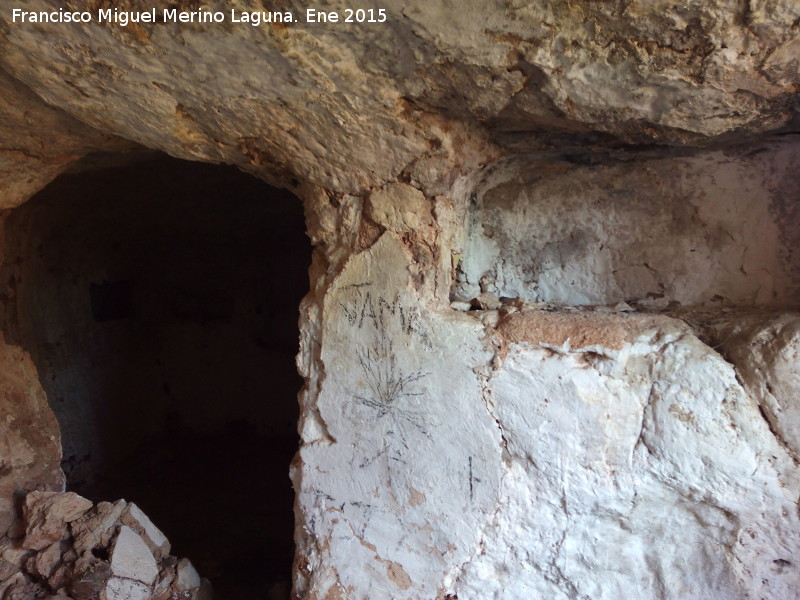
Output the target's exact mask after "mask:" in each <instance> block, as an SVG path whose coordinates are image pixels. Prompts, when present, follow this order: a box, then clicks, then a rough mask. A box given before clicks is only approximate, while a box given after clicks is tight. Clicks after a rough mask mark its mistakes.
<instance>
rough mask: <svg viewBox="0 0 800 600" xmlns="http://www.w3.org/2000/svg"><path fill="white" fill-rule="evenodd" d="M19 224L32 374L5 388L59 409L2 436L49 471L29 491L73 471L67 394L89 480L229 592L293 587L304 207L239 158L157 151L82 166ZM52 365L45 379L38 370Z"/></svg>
mask: <svg viewBox="0 0 800 600" xmlns="http://www.w3.org/2000/svg"><path fill="white" fill-rule="evenodd" d="M3 228H4V245H3V249H2V254H3V256H4V258H5V260H4V264H3V266H2V267H0V273H2V275H1V277H2V280H3V281H4V282H7V283H8V284H9V288H8V289H9V290H10V292H11V293H10V294H9V295H8V296H6V297H5V298H4V302H3V317H4V318H3V330H4V335H5V340H6V343H7V344H13V346H4V347H3V348H4V352H5V354H4V355H3V361H4V362H3V364H4V365H9V367H10V368H12V369H15V370H16V372H18V374H15V375H14V377H16V379H15V380H13V381H7V380H6V379H7V376H10V375H11V374H12V373H11V372H6V373H4V380H3V381H4V386H6V387H9V388H11V387H12V383H15V384H16V387H18V388H19V389H22V390H28V391H26V392H25V394H26V396H25V398H22V397H21V398H19V399H18V400H14V402H18V403H19V404H21V405H24V406H26V407H27V408H26V410H28V411H30V412H34V411H39V413H41V414H42V416H41V417H39V419H38V425H37V426H36V427H31V425H36V424H37V420H36V419H34V418H33V417H34V416H35V414H34V415H33V416H31V417H28V416H27V415H26V414H25V413H23V414H21V415H18V416H16V418H17V419H19V420H26V421H27V423H28V425H27V426H24V427H19V428H15V429H12V433H13V432H19V434H16V433H14V435H12V437H11V438H10V439H6V438H3V441H2V446H0V447H2V448H3V457H4V459H5V457H6V456H10V457H12V460H13V461H14V462H11V464H10V466H11V467H12V468H14V469H15V471H16V472H17V473H18V477H17V479H16V483H17V484H19V483H21V482H23V481H25V479H26V478H27V479H28V480H29V481H34V482H35V484H34V485H31V484H30V483H29V484H28V485H19V486H18V487H19V488H22V489H25V488H27V489H32V488H35V487H42V488H43V489H56V490H57V489H59V488H60V486H61V485H63V483H62V482H61V481H59V480H60V478H61V473H60V472H59V471H58V470H57V462H58V455H59V454H60V453H61V449H59V450H58V452H56V451H55V450H53V449H48V448H47V447H46V446H45V444H46V443H50V444H56V445H57V444H58V437H57V435H54V434H57V432H58V427H57V426H56V425H55V424H54V423H52V422H51V421H48V419H51V420H52V416H48V415H47V412H49V411H47V409H46V402H47V401H48V400H49V404H50V406H51V407H52V410H53V413H55V416H56V417H57V419H58V424H59V425H60V432H61V438H60V439H61V446H62V448H63V461H62V463H61V465H62V467H63V471H64V474H65V475H66V485H67V488H68V489H69V490H71V491H75V492H78V493H79V494H81V495H83V496H85V497H87V498H89V499H91V500H93V501H95V502H97V501H101V500H105V499H108V500H116V499H118V498H126V499H129V500H135V501H136V503H138V505H139V506H141V507H142V508H143V509H144V510H145V511H146V513H147V514H148V515H149V517H151V518H152V519H153V520H154V521H156V522H157V523H158V524H159V525H160V526H161V527H162V528H163V530H164V532H165V534H166V535H167V536H168V537H169V538H170V540H171V542H172V544H173V547H174V548H175V550H176V552H178V553H180V555H181V556H186V555H188V556H189V557H190V558H191V559H192V560H193V561H194V564H195V565H196V566H197V568H198V569H199V570H200V571H201V572H202V573H203V575H205V576H209V577H211V578H212V579H213V580H214V584H216V587H217V588H218V595H219V597H223V598H224V597H230V598H234V597H241V598H246V597H253V598H256V597H264V595H265V594H266V593H267V592H268V590H269V589H270V587H276V589H287V590H288V587H289V573H290V568H291V561H292V548H293V543H292V525H291V523H292V519H293V496H292V493H291V482H290V480H289V477H288V469H289V462H290V461H291V458H292V456H293V454H294V452H295V451H296V449H297V434H296V427H297V425H296V423H297V419H298V412H297V404H296V399H295V398H296V395H297V392H298V390H299V389H300V387H301V385H302V380H301V379H300V377H299V376H298V375H297V372H296V367H295V365H294V355H295V353H296V347H297V336H298V329H297V306H298V305H299V302H300V299H301V298H302V296H303V295H304V294H305V292H306V291H307V288H308V283H307V282H308V279H307V278H308V276H307V269H308V264H309V262H310V246H309V244H308V240H307V237H306V236H305V226H304V223H303V214H302V206H301V204H300V202H299V201H298V200H297V199H296V198H295V197H293V196H292V195H291V194H289V193H287V192H284V191H280V190H277V189H275V188H272V187H270V186H268V185H266V184H264V183H262V182H260V181H258V180H256V179H255V178H253V177H251V176H249V175H245V174H242V173H240V172H238V171H237V170H236V169H234V168H230V167H214V166H208V165H199V164H196V163H187V162H182V161H178V160H175V159H169V158H167V157H162V158H158V157H156V158H153V157H152V155H145V157H144V158H140V159H136V158H134V160H133V161H132V164H130V165H126V166H121V167H116V168H105V169H99V168H96V166H93V167H92V168H91V169H89V170H79V171H78V172H75V173H74V174H66V175H62V176H61V177H59V178H58V179H56V180H55V181H54V182H52V183H51V184H50V185H49V186H47V187H46V188H45V189H44V190H43V191H41V192H40V193H39V194H37V195H36V196H34V197H33V198H32V199H31V200H29V201H28V202H27V203H25V204H23V205H22V206H20V207H18V208H16V209H14V210H11V211H7V214H6V215H5V219H4V220H3ZM19 348H22V349H24V350H25V351H27V352H28V353H29V354H30V356H31V357H32V362H33V363H34V364H35V369H34V367H33V365H32V364H30V361H27V362H26V358H25V355H24V354H23V352H22V351H21V350H19ZM37 372H38V380H39V381H40V382H41V388H43V389H41V388H39V387H38V384H37V385H36V386H35V387H33V388H30V387H29V386H30V385H33V384H27V385H26V384H25V382H24V378H25V377H27V379H28V380H30V381H31V382H32V381H35V380H36V374H37ZM20 379H22V380H23V381H19V380H20ZM13 393H20V394H21V393H22V392H13ZM44 393H46V396H47V399H46V400H45V396H44ZM45 411H46V412H45ZM19 436H21V437H19ZM26 436H27V437H26ZM32 436H39V437H38V438H36V439H33V440H30V439H28V438H30V437H32ZM39 438H44V440H41V439H39ZM47 440H51V441H50V442H47ZM26 448H28V450H26ZM36 453H41V454H42V455H44V456H47V455H50V456H53V457H54V458H55V462H56V464H55V465H53V464H51V463H43V464H36V462H35V461H34V460H33V457H34V455H35V454H36ZM26 460H27V462H23V461H26ZM29 463H31V464H29ZM4 464H5V460H4ZM30 471H33V473H31V472H30ZM12 483H13V482H12ZM3 489H4V490H5V488H3ZM199 524H202V525H199ZM7 525H8V524H6V526H7ZM5 529H6V527H4V528H3V530H4V531H5ZM252 564H258V565H260V566H259V578H258V579H254V578H253V577H252V573H251V571H250V569H251V565H252ZM181 597H183V596H181ZM187 597H188V596H187Z"/></svg>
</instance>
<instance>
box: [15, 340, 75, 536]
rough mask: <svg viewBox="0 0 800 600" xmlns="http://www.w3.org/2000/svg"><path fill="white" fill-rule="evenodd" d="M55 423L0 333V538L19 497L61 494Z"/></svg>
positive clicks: (29, 370) (21, 359)
mask: <svg viewBox="0 0 800 600" xmlns="http://www.w3.org/2000/svg"><path fill="white" fill-rule="evenodd" d="M60 463H61V440H60V436H59V432H58V422H57V421H56V418H55V415H53V411H51V410H50V407H49V406H48V405H47V398H46V397H45V394H44V391H42V388H41V385H40V384H39V381H38V378H37V374H36V367H35V366H34V364H33V361H31V359H30V357H29V356H28V355H27V354H26V353H25V352H23V351H22V350H21V349H20V348H16V347H14V346H8V345H6V344H5V342H4V340H3V336H2V334H0V537H2V536H3V535H7V534H10V535H17V534H18V533H19V532H18V529H17V528H16V527H14V528H13V530H10V529H9V528H11V527H12V526H13V525H14V522H15V521H16V517H17V512H18V511H17V508H18V507H17V505H18V503H19V502H20V501H21V499H22V498H21V496H23V495H24V494H25V492H27V491H30V490H37V489H38V490H45V491H63V489H64V474H63V473H62V472H61V465H60Z"/></svg>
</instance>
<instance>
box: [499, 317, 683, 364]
mask: <svg viewBox="0 0 800 600" xmlns="http://www.w3.org/2000/svg"><path fill="white" fill-rule="evenodd" d="M676 327H677V323H676V322H675V321H674V320H673V319H670V318H668V317H662V316H659V315H623V314H608V313H597V312H584V313H573V312H570V313H562V312H550V311H540V310H534V311H523V312H516V313H512V314H510V315H506V316H505V317H503V318H502V319H501V321H500V323H498V325H497V333H498V335H499V337H500V344H499V346H500V355H501V356H505V355H506V354H507V353H508V346H509V345H511V344H520V343H523V342H527V343H530V344H547V345H549V346H557V347H561V346H565V345H567V346H568V347H569V348H570V349H573V350H576V349H579V348H587V347H590V346H601V347H603V348H608V349H611V350H620V349H621V348H622V347H623V346H625V344H628V343H630V342H632V341H633V340H634V339H635V338H636V337H638V336H640V335H644V334H646V333H648V332H655V331H656V330H659V329H673V330H674V329H675V328H676Z"/></svg>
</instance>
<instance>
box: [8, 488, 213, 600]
mask: <svg viewBox="0 0 800 600" xmlns="http://www.w3.org/2000/svg"><path fill="white" fill-rule="evenodd" d="M24 516H25V524H26V529H25V532H26V536H25V537H24V538H23V539H19V540H11V539H10V538H8V537H2V538H0V600H177V599H179V598H180V599H186V600H211V597H212V595H211V585H210V583H209V582H208V581H207V580H205V579H202V578H201V577H200V575H199V574H198V573H197V570H196V569H195V568H194V566H193V565H192V563H191V562H190V561H189V560H188V559H185V558H184V559H180V560H179V559H178V558H177V557H174V556H170V555H169V548H170V544H169V541H168V540H167V538H166V536H164V534H163V533H162V532H161V531H160V530H159V529H158V528H157V527H156V526H155V525H154V524H153V522H152V521H151V520H150V519H149V518H148V517H147V515H145V514H144V512H142V510H141V509H140V508H139V507H137V506H136V505H135V504H132V503H131V504H128V503H127V502H125V501H124V500H119V501H117V502H115V503H109V502H101V503H99V504H98V505H97V506H94V505H93V504H92V503H91V502H90V501H89V500H86V499H85V498H81V497H80V496H78V495H76V494H73V493H68V494H65V493H43V492H32V493H30V494H28V496H27V497H26V499H25V503H24Z"/></svg>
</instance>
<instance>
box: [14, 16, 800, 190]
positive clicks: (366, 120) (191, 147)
mask: <svg viewBox="0 0 800 600" xmlns="http://www.w3.org/2000/svg"><path fill="white" fill-rule="evenodd" d="M107 4H108V3H104V2H99V1H98V0H70V1H69V2H67V3H66V7H67V8H70V9H74V10H89V11H95V12H96V10H97V9H98V8H102V7H106V5H107ZM168 4H169V5H170V6H172V4H174V3H166V2H164V1H163V0H162V1H158V2H155V3H151V2H147V3H145V2H140V1H139V0H126V1H125V2H121V3H114V5H115V6H117V7H118V8H120V9H121V10H126V9H127V10H139V9H141V8H150V7H152V6H153V5H155V6H156V8H157V9H158V10H160V9H162V8H164V7H166V6H167V5H168ZM200 4H201V3H198V2H190V3H186V4H185V6H184V7H183V8H185V9H186V10H196V9H197V7H198V6H199V5H200ZM265 4H268V5H269V7H268V8H269V9H280V10H281V11H286V10H288V11H292V13H293V15H294V16H295V18H296V19H298V21H299V22H296V23H292V24H288V25H286V24H283V25H281V24H262V25H260V26H258V27H255V26H251V25H247V24H232V23H230V20H229V19H228V20H226V22H225V23H220V24H214V25H210V24H203V25H197V24H194V25H193V24H172V23H169V24H168V23H155V24H137V25H129V26H128V27H121V26H119V25H113V24H112V25H108V24H99V23H96V22H94V23H88V24H37V25H31V24H26V25H24V26H23V25H20V24H19V23H12V22H11V15H10V7H5V8H4V9H3V13H2V18H0V67H2V69H4V70H5V71H6V72H8V73H9V74H11V75H12V76H13V77H14V78H15V79H17V80H18V81H20V82H22V83H24V84H25V85H26V86H28V87H30V89H32V90H33V91H34V92H35V93H36V94H38V95H39V96H40V97H41V98H43V99H44V100H45V101H46V102H47V103H48V104H50V105H52V106H56V107H59V108H61V109H63V111H65V113H68V114H69V115H71V117H73V118H74V119H77V120H78V121H80V122H82V123H84V124H86V125H88V126H90V127H91V128H94V130H97V131H101V132H104V133H106V134H114V135H116V136H120V137H122V138H125V139H127V140H133V141H135V142H138V143H139V144H142V145H144V146H147V147H151V148H156V149H161V150H164V151H166V152H168V153H170V154H172V155H174V156H178V157H182V158H189V159H197V160H205V161H215V162H228V163H233V164H236V165H238V166H240V167H242V168H245V169H247V170H249V171H251V172H253V173H255V174H257V175H259V176H262V177H264V178H267V179H272V180H273V181H275V180H279V181H283V182H286V181H290V180H291V179H292V178H296V179H298V180H305V181H308V182H310V183H314V184H317V185H320V186H322V187H324V188H326V189H329V190H334V191H339V192H347V193H360V192H363V191H364V190H365V189H367V188H371V187H377V186H380V185H382V184H384V183H386V182H390V181H394V180H397V179H405V180H407V181H411V182H412V183H417V184H419V185H420V186H421V187H423V188H427V189H428V190H430V191H432V192H438V191H443V189H445V188H446V187H447V185H448V184H449V183H450V182H452V179H453V177H454V175H455V174H457V173H458V172H459V170H468V169H470V168H471V167H474V166H476V165H480V164H484V163H486V162H488V161H490V160H492V159H494V158H497V157H498V156H501V155H503V154H508V153H510V152H512V151H514V150H516V149H526V150H530V149H536V148H543V147H552V146H554V145H555V146H565V145H571V146H580V145H586V144H587V143H589V144H593V145H597V144H608V145H615V144H631V143H633V144H650V143H658V144H668V145H674V144H684V145H698V144H707V143H713V142H715V141H723V140H728V141H729V140H732V139H738V138H740V137H745V136H747V135H752V134H757V133H761V132H768V131H775V130H781V129H784V130H785V129H792V128H795V129H796V128H797V107H798V101H797V90H798V86H799V85H800V75H799V74H798V68H799V65H800V59H799V58H798V55H800V39H799V38H798V34H797V28H798V10H797V4H796V1H795V0H745V1H740V0H711V1H709V0H689V1H685V2H680V3H673V2H664V1H661V0H612V1H587V2H579V3H570V2H564V1H562V0H549V1H536V2H529V1H524V0H491V1H486V0H465V1H459V2H452V1H437V2H430V1H428V0H411V1H399V0H383V1H380V2H376V3H375V6H376V7H381V8H385V10H386V14H387V21H386V22H385V23H381V24H362V25H348V24H341V23H340V24H336V25H334V24H310V23H306V22H305V18H304V16H305V7H306V6H305V4H306V3H303V2H299V1H298V0H284V1H282V2H279V3H263V2H256V1H255V0H246V1H243V2H237V3H236V7H237V9H239V10H265V7H264V5H265ZM145 5H146V6H145ZM202 5H203V7H204V8H206V9H209V10H223V11H230V7H231V6H232V4H231V3H228V2H208V3H202ZM62 6H64V5H63V4H62V3H60V2H56V1H55V0H20V1H19V2H17V3H16V4H15V7H17V8H20V9H24V10H52V9H58V8H59V7H62ZM325 8H326V10H336V11H339V12H340V13H343V12H344V9H345V8H346V3H344V2H341V1H339V0H333V1H331V2H329V3H327V6H326V7H325ZM7 79H8V78H7V77H5V76H3V87H2V94H0V96H2V97H3V98H2V99H0V107H3V106H6V103H8V102H9V98H11V100H10V102H11V103H12V105H14V104H16V103H18V102H22V103H24V105H25V106H26V107H28V106H30V107H31V108H30V112H28V113H27V114H23V115H20V114H15V113H14V111H13V110H12V111H9V109H8V108H7V107H6V108H5V109H3V108H0V110H2V111H3V116H4V117H5V118H6V123H7V125H6V126H5V127H2V128H0V148H3V149H4V156H3V160H4V162H3V163H2V165H0V166H1V167H2V168H4V169H5V170H13V167H14V165H15V164H23V163H24V161H25V160H27V155H26V154H24V153H25V152H26V151H27V150H26V149H25V148H20V147H19V144H20V142H19V140H18V138H20V137H22V136H21V135H20V134H22V135H23V136H29V139H31V140H35V142H31V143H34V144H37V143H38V144H39V145H45V146H47V147H48V149H47V151H46V152H44V151H43V152H40V154H38V155H36V154H35V156H37V157H38V156H41V157H42V158H43V159H49V160H51V159H52V156H53V155H56V156H61V157H62V158H63V157H67V158H69V157H71V156H72V155H74V154H75V153H77V152H78V151H79V150H80V149H85V148H87V147H102V146H104V145H106V144H108V139H107V138H104V137H103V136H102V135H100V134H98V133H97V132H96V131H93V130H92V129H89V128H86V127H83V126H82V125H81V124H80V123H77V122H76V121H74V120H73V119H70V118H69V117H67V115H66V114H65V115H62V116H60V117H59V118H56V117H55V113H54V112H53V111H52V110H50V109H45V108H43V107H41V106H37V104H38V103H37V101H35V100H34V99H31V98H29V94H28V93H27V91H25V90H24V88H20V86H19V85H17V84H15V83H14V82H9V81H7ZM48 111H49V112H48ZM9 112H11V115H10V117H9V116H8V113H9ZM40 113H42V114H45V115H46V117H47V118H39V117H38V116H37V115H39V114H40ZM9 119H10V120H9ZM76 140H79V141H80V142H82V143H79V142H76ZM10 152H12V153H13V152H21V153H23V154H22V155H21V158H14V160H16V162H13V160H12V161H11V162H9V160H11V159H8V158H7V156H8V155H9V153H10ZM20 161H22V162H20ZM443 186H444V187H443Z"/></svg>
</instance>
